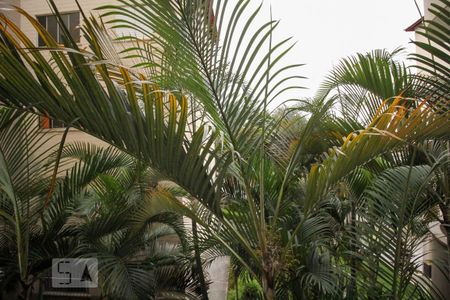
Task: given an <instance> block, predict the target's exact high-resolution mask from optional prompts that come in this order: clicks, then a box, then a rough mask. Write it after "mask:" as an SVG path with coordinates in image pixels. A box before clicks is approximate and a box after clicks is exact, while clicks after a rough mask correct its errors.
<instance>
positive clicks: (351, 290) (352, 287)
mask: <svg viewBox="0 0 450 300" xmlns="http://www.w3.org/2000/svg"><path fill="white" fill-rule="evenodd" d="M355 224H356V205H355V201H352V211H351V219H350V226H351V227H350V228H351V229H350V231H351V237H352V240H351V241H350V243H351V244H350V249H351V251H352V252H353V253H356V251H357V244H356V228H355V226H356V225H355ZM350 268H351V269H350V274H351V278H350V284H349V286H348V299H350V300H353V299H357V296H358V295H357V289H356V276H357V272H356V268H357V261H356V258H355V257H354V255H352V256H351V257H350Z"/></svg>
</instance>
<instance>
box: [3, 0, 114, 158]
mask: <svg viewBox="0 0 450 300" xmlns="http://www.w3.org/2000/svg"><path fill="white" fill-rule="evenodd" d="M78 2H79V4H80V6H81V7H82V8H83V11H84V13H85V14H86V15H90V14H93V15H94V16H99V13H98V12H97V11H95V9H96V8H98V7H100V6H102V5H107V4H117V1H115V0H78ZM55 3H56V5H57V6H58V9H59V11H60V12H61V13H69V12H77V11H79V8H78V6H77V4H76V2H75V1H74V0H56V1H55ZM12 5H14V6H17V7H20V8H22V9H23V10H25V11H26V12H27V13H29V14H30V15H32V16H34V17H37V16H41V15H50V14H52V10H51V8H50V6H49V5H48V3H47V1H46V0H0V7H1V8H2V12H3V13H4V14H5V15H6V16H7V17H8V18H10V19H11V20H12V21H14V23H15V24H18V25H19V26H20V28H21V30H22V31H23V32H24V33H25V34H26V35H27V37H28V38H29V39H30V40H31V41H33V42H34V43H36V45H37V42H38V34H37V32H36V30H35V29H34V27H33V26H32V25H31V23H30V22H29V21H28V20H27V19H26V18H25V17H24V16H21V15H20V14H18V13H17V12H15V11H13V10H12V9H10V8H8V7H9V6H12ZM80 23H81V24H80V25H81V26H82V25H83V19H82V17H81V16H80ZM80 44H81V46H82V47H83V46H84V45H86V40H85V39H84V38H83V36H82V37H81V40H80ZM36 122H38V120H37V119H36ZM43 131H44V133H46V134H49V136H47V137H51V139H50V141H49V142H48V144H49V146H50V145H54V144H55V143H58V142H59V141H60V140H61V137H62V134H63V132H64V129H63V128H52V129H43ZM72 142H86V143H94V144H97V145H107V144H106V143H104V142H102V141H100V140H99V139H97V138H95V137H93V136H91V135H88V134H86V133H84V132H81V131H79V130H76V129H73V128H72V129H70V130H69V134H68V136H67V139H66V144H69V143H72ZM46 150H47V149H43V151H46Z"/></svg>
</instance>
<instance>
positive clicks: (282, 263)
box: [0, 0, 448, 299]
mask: <svg viewBox="0 0 450 300" xmlns="http://www.w3.org/2000/svg"><path fill="white" fill-rule="evenodd" d="M120 2H122V3H121V4H123V5H120V6H106V7H103V8H102V11H103V13H104V14H103V15H104V16H105V17H107V16H126V18H123V19H121V18H116V19H114V20H112V21H111V22H110V23H112V25H113V26H127V27H131V28H133V29H135V30H136V31H137V32H139V33H141V34H143V35H144V36H145V39H140V38H138V37H123V38H122V39H128V40H129V41H130V42H132V43H134V46H133V48H130V49H127V51H125V52H123V53H124V55H125V56H126V58H128V59H131V58H132V59H135V60H137V62H136V65H135V66H136V67H137V68H131V67H125V66H126V60H123V61H122V60H120V59H119V58H118V56H119V55H116V53H117V51H116V49H114V47H113V46H112V45H113V43H112V42H111V38H110V37H109V36H108V34H107V31H106V29H105V25H104V24H103V23H101V22H99V21H96V20H94V19H92V18H87V17H86V16H84V22H85V26H84V27H83V33H84V36H85V38H86V40H87V42H88V45H89V50H84V49H80V47H79V46H78V45H77V43H76V42H75V41H73V40H72V39H71V37H70V34H68V32H67V30H66V29H65V27H64V25H63V22H62V20H60V24H61V27H62V28H63V30H65V31H66V39H65V42H64V48H61V47H59V46H58V44H57V43H56V42H55V41H54V40H53V39H52V37H51V36H50V35H49V34H48V33H47V32H46V31H45V30H43V28H42V27H41V26H40V25H39V24H38V23H37V22H36V21H35V20H34V19H33V18H32V17H31V16H29V15H27V14H26V13H25V12H22V13H23V15H24V16H25V17H26V18H27V19H28V20H29V22H31V23H32V24H33V25H34V26H35V28H36V29H37V31H38V32H39V34H40V36H41V38H42V40H43V41H44V42H45V43H46V45H47V48H51V49H52V51H50V53H49V56H50V62H49V61H48V60H47V59H46V58H45V57H44V56H43V55H42V53H41V52H42V51H45V50H42V51H31V52H29V51H27V50H26V49H30V48H31V49H34V48H36V47H35V45H34V44H33V43H32V42H31V41H30V40H28V39H27V37H26V36H25V35H24V34H23V33H22V32H21V31H20V29H19V28H17V26H16V25H15V24H13V23H12V22H11V21H9V20H7V19H6V18H3V21H4V23H5V24H7V26H8V31H6V30H3V34H4V36H5V40H6V41H7V43H5V44H4V45H0V53H1V55H2V56H3V58H4V59H3V60H2V62H1V64H0V74H1V75H2V76H3V77H2V78H1V80H0V91H1V92H0V97H1V98H0V99H1V101H2V102H4V103H5V104H6V105H8V106H14V107H20V108H23V107H27V108H31V107H32V108H33V109H32V110H33V112H34V113H36V114H48V115H50V116H51V117H53V118H55V119H58V120H62V121H64V122H66V123H68V124H71V125H72V126H74V127H76V128H78V129H80V130H83V131H85V132H87V133H90V134H92V135H94V136H96V137H98V138H100V139H102V140H104V141H106V142H108V143H111V144H112V145H114V146H116V147H117V148H119V149H121V150H123V151H125V152H127V153H129V154H131V155H133V156H134V157H135V158H136V159H138V160H139V161H141V162H143V163H144V164H146V165H148V166H150V167H152V168H153V169H155V170H157V171H158V172H160V173H161V174H164V175H165V176H166V178H167V179H168V180H170V181H173V182H174V183H176V184H177V185H178V186H180V187H181V188H183V189H184V190H185V191H186V192H187V193H188V195H189V197H188V198H189V199H191V201H186V202H180V201H178V200H177V199H175V198H167V199H165V205H166V206H168V207H170V209H172V210H173V211H178V212H181V213H183V214H185V215H187V216H189V217H190V218H191V219H192V220H193V221H195V222H196V223H197V224H199V225H201V229H199V230H201V236H202V237H203V238H204V239H205V240H206V241H207V242H208V243H209V244H207V245H206V248H208V249H214V247H213V246H216V248H219V249H214V250H217V251H219V253H223V254H227V255H231V256H233V259H234V260H235V261H236V263H238V264H240V265H241V266H242V267H243V268H245V269H246V270H247V272H248V273H249V274H250V276H252V277H254V278H257V279H258V280H259V281H260V283H261V285H262V288H263V292H264V297H265V299H274V298H275V297H276V296H277V295H279V297H284V296H286V295H289V296H290V297H296V298H300V299H301V297H309V298H317V297H321V295H326V297H332V296H333V295H336V293H337V291H336V279H335V275H336V274H337V273H336V272H337V271H335V270H333V264H332V262H331V261H330V260H329V259H328V258H329V255H330V254H329V247H328V245H329V244H330V243H331V241H330V240H331V234H330V232H331V227H330V222H331V217H330V215H329V213H327V211H326V209H324V207H326V206H327V205H328V203H329V202H330V198H332V195H333V194H334V193H335V191H336V188H337V186H338V185H339V184H341V183H342V182H343V181H344V180H348V178H351V177H352V176H353V175H354V174H356V173H357V171H358V170H360V168H361V167H365V166H367V165H368V164H370V163H373V162H374V161H376V160H377V159H379V158H380V156H382V155H387V154H388V153H391V154H395V153H397V149H399V148H401V147H404V146H405V145H412V146H414V145H417V143H420V142H423V141H426V140H429V139H439V138H448V109H446V106H445V105H446V104H445V101H444V100H445V99H446V98H442V97H441V98H436V97H433V98H430V99H429V98H423V97H422V95H421V94H419V93H416V92H415V91H416V90H415V89H411V90H410V89H407V90H408V91H414V93H411V94H410V93H408V94H405V93H404V89H403V88H404V87H405V85H404V82H405V80H406V79H405V78H407V77H408V76H405V77H403V75H404V74H403V73H402V72H403V71H401V72H400V71H398V70H396V69H395V68H396V65H392V64H389V65H385V64H384V63H381V64H380V65H370V66H368V69H367V71H366V70H362V71H361V72H360V74H362V75H365V74H366V73H367V74H370V76H369V79H370V80H369V79H368V80H367V81H366V83H367V84H373V83H374V82H375V84H376V83H377V82H376V81H373V80H372V79H373V78H376V79H379V80H380V81H379V82H378V83H379V84H376V87H375V88H374V89H373V90H374V91H378V90H381V92H380V93H378V94H377V93H375V94H374V95H372V93H369V94H364V95H362V96H364V98H363V99H364V101H365V102H366V103H367V106H370V107H371V110H370V113H369V114H367V115H363V117H364V123H361V122H360V121H361V120H358V119H356V118H355V117H353V118H352V120H351V121H347V122H343V121H342V120H338V121H340V122H330V123H328V124H329V125H330V126H329V127H328V128H320V126H318V124H320V123H321V122H322V120H337V118H335V117H334V116H333V114H334V110H333V109H334V107H335V103H336V101H337V100H342V98H341V99H339V98H337V97H336V96H333V95H332V94H331V92H330V91H325V92H323V93H322V94H319V96H318V98H317V99H314V100H313V101H309V102H299V103H298V105H297V106H298V107H297V111H298V112H299V114H300V117H303V118H305V121H304V122H303V124H300V125H301V126H299V127H300V128H299V130H298V132H296V133H295V134H296V137H295V139H294V140H292V141H293V142H291V143H290V142H289V140H287V141H285V142H284V144H285V145H289V147H287V148H286V147H285V148H283V147H281V148H280V147H278V146H279V142H280V140H283V138H284V136H283V134H285V133H286V130H285V127H283V124H284V118H279V119H277V118H272V117H271V116H270V115H269V113H268V107H270V106H269V105H270V104H271V103H272V102H273V101H275V100H280V99H282V97H283V92H284V91H286V90H289V89H292V88H295V87H296V85H295V83H294V84H290V81H291V80H294V81H295V80H296V79H298V78H299V77H300V76H295V77H288V76H285V75H284V74H285V72H286V71H287V70H291V69H294V68H296V67H298V65H294V66H285V65H282V64H281V61H282V60H281V58H282V57H283V56H285V55H286V53H287V52H288V50H289V49H290V47H291V46H290V45H289V40H284V41H281V42H279V43H275V42H273V40H272V32H273V31H274V30H276V27H277V23H276V22H274V21H272V20H270V21H269V22H267V23H265V24H263V25H262V26H258V25H255V16H256V15H257V14H258V12H259V9H257V10H255V11H253V10H251V9H250V8H249V2H248V1H239V2H237V3H236V4H235V5H231V4H230V3H231V1H217V2H216V3H215V5H213V6H212V4H211V2H209V1H200V0H198V1H195V0H192V1H188V0H185V1H183V0H177V1H162V0H160V1H158V0H142V1H135V0H130V1H120ZM50 3H51V5H52V8H53V9H54V10H55V12H56V13H57V7H56V5H55V4H54V3H53V1H51V2H50ZM443 11H445V8H443ZM444 15H445V14H444ZM130 18H131V19H132V20H133V22H129V21H125V20H129V19H130ZM255 27H256V29H253V28H255ZM236 28H243V30H242V31H238V30H237V29H236ZM147 29H148V30H147ZM22 45H24V46H25V48H26V49H24V48H22ZM241 49H244V50H241ZM55 50H56V51H55ZM261 53H263V54H262V55H261ZM18 58H20V59H18ZM369 60H370V58H369ZM25 63H26V65H27V66H29V67H26V66H25V65H24V64H25ZM358 67H360V66H358ZM386 70H387V71H386ZM6 75H7V76H6ZM388 75H389V76H388ZM61 77H62V78H61ZM380 77H382V78H380ZM441 77H442V76H441ZM441 77H439V78H440V79H441V80H442V78H441ZM444 78H445V79H447V78H448V76H447V77H445V76H444ZM393 79H394V80H393ZM397 79H399V81H397ZM435 83H436V82H435V81H430V80H428V81H427V84H428V85H427V91H430V90H433V88H435V90H436V89H437V90H438V91H442V89H439V85H437V84H435ZM24 85H26V86H29V87H30V89H29V90H23V88H22V86H24ZM441 85H442V84H441ZM363 87H364V88H368V87H367V86H363ZM380 87H381V89H379V88H380ZM333 88H334V87H329V88H328V90H331V89H333ZM386 97H388V98H386ZM373 99H377V100H376V101H374V100H373ZM380 99H381V101H379V100H380ZM358 103H359V102H358ZM324 129H326V130H324ZM322 135H325V136H326V137H327V138H328V139H327V141H324V142H323V143H321V145H320V147H318V145H317V144H316V143H315V142H316V141H317V140H318V139H319V137H320V136H322ZM342 140H344V142H342ZM319 149H320V151H323V150H325V149H326V153H325V155H319V154H318V153H319V152H320V151H319ZM285 150H287V151H285ZM280 151H281V152H283V153H285V155H284V156H282V157H281V159H280V158H278V157H274V156H275V155H274V153H280ZM401 170H402V172H403V173H402V174H401V175H396V177H398V178H403V177H402V175H404V172H407V173H408V174H409V173H411V174H412V173H413V172H414V173H415V172H416V171H413V170H416V169H414V168H413V167H412V166H411V167H410V168H409V169H407V171H404V169H401ZM392 172H394V171H392ZM394 173H395V172H394ZM387 174H390V173H387ZM380 176H384V175H380ZM385 176H389V175H385ZM380 178H381V177H380ZM406 178H407V180H404V182H405V188H408V189H409V186H410V185H412V186H414V191H416V186H415V185H414V182H413V181H411V180H410V179H411V178H412V177H411V176H409V175H408V176H407V177H406ZM408 178H409V179H408ZM403 179H404V178H403ZM380 180H381V179H380ZM383 182H385V181H383ZM374 184H375V183H374ZM391 184H392V183H391ZM378 191H379V190H378ZM411 192H412V191H411ZM364 195H365V194H364ZM364 197H365V198H364V199H366V198H368V197H366V196H364ZM376 199H378V200H380V197H378V198H376ZM374 202H375V200H374V199H372V198H371V200H370V201H366V203H367V207H374V208H377V209H380V210H381V209H384V210H385V212H386V214H387V213H388V212H389V211H390V210H392V209H393V208H392V207H383V208H380V207H378V206H377V205H376V203H374ZM397 204H398V203H397ZM408 209H410V208H408ZM403 212H405V213H406V212H411V215H414V217H419V216H420V211H416V210H414V209H412V210H408V211H407V210H406V208H405V210H404V211H403ZM358 213H359V212H358ZM364 213H366V212H364ZM361 214H362V212H361ZM377 215H378V214H375V215H373V212H371V211H369V212H367V214H366V215H364V216H365V217H364V218H375V217H376V216H377ZM402 218H403V217H402ZM413 219H415V218H412V216H411V218H410V217H408V218H406V219H403V221H404V222H402V223H401V225H402V226H404V227H402V228H396V229H395V230H394V231H392V232H390V234H392V233H393V234H394V235H395V236H396V237H397V239H396V240H395V241H394V244H395V245H394V248H395V251H394V253H398V252H399V251H400V250H401V249H402V247H403V246H404V236H403V234H402V233H403V229H405V228H406V229H407V228H409V227H408V226H410V224H411V222H412V220H413ZM365 228H366V229H367V230H368V231H367V232H368V233H366V235H367V236H366V238H369V237H370V236H369V233H377V232H378V231H377V230H378V228H377V227H375V228H373V227H372V228H369V226H366V227H365ZM390 229H391V228H390ZM364 232H366V231H364ZM218 245H220V247H217V246H218ZM371 245H372V244H371ZM370 251H372V253H377V252H376V249H373V248H368V249H367V253H370ZM404 261H405V258H404V257H399V256H396V258H395V261H394V265H393V266H394V273H393V275H392V276H391V277H390V278H392V281H391V283H392V284H391V286H390V287H389V288H388V289H389V290H390V291H391V292H392V293H391V294H390V295H389V297H391V298H393V299H399V297H401V296H402V295H405V294H408V293H409V287H408V285H405V284H404V283H400V284H399V283H398V280H399V278H401V277H402V276H403V275H404V274H405V273H406V272H407V270H408V271H409V270H411V269H409V268H408V269H406V268H400V267H398V266H402V262H404ZM383 267H384V265H382V264H379V269H381V268H383ZM337 269H339V268H337ZM405 278H413V277H405ZM356 279H358V280H359V277H357V278H356ZM419 283H420V282H418V284H419ZM405 289H406V290H408V291H407V292H406V290H405Z"/></svg>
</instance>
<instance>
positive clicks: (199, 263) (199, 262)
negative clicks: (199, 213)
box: [192, 220, 208, 300]
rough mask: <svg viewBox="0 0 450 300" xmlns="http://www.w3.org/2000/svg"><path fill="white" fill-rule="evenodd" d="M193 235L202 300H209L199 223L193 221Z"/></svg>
mask: <svg viewBox="0 0 450 300" xmlns="http://www.w3.org/2000/svg"><path fill="white" fill-rule="evenodd" d="M192 235H193V238H194V256H195V267H196V271H195V272H196V273H197V274H196V275H197V276H198V279H199V281H200V288H201V294H202V300H208V287H207V286H206V281H205V274H203V267H202V258H201V253H200V248H199V243H198V230H197V222H195V221H194V220H192Z"/></svg>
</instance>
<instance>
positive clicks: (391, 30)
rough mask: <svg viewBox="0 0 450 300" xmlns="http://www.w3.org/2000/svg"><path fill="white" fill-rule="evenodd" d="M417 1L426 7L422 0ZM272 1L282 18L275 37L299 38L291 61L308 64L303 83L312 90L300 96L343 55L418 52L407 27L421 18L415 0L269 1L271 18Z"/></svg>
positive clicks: (266, 4)
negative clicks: (401, 51)
mask: <svg viewBox="0 0 450 300" xmlns="http://www.w3.org/2000/svg"><path fill="white" fill-rule="evenodd" d="M254 2H255V4H254V5H255V6H257V5H258V4H259V3H260V1H257V0H255V1H254ZM417 3H418V5H419V7H420V9H421V11H423V1H422V0H417ZM269 5H271V6H272V11H273V17H274V19H279V20H281V23H280V25H279V26H280V27H279V29H278V30H277V33H276V36H275V38H278V39H281V38H284V37H288V36H293V38H294V40H295V41H297V45H296V46H295V48H294V49H293V50H292V52H291V54H290V56H289V62H291V63H306V64H307V65H306V66H304V67H302V69H300V73H301V75H303V76H306V77H308V78H309V79H307V80H305V81H304V82H303V86H305V87H307V88H308V89H307V90H302V91H300V92H299V96H300V97H309V96H313V95H314V92H315V90H316V89H317V87H318V86H319V84H320V82H321V80H322V79H323V78H324V76H325V75H326V74H327V72H328V71H329V70H330V69H331V68H332V66H333V64H334V65H336V64H337V63H338V61H339V59H340V58H342V57H345V56H349V55H352V54H354V53H356V52H367V51H370V50H373V49H380V48H385V49H388V50H394V49H396V48H397V47H399V46H403V47H406V48H407V50H408V51H414V46H413V45H411V44H409V41H410V40H411V39H413V38H414V34H412V33H407V32H405V31H404V29H405V28H406V27H408V26H409V25H411V24H412V23H414V22H415V21H416V20H417V19H419V17H420V16H419V13H418V11H417V8H416V6H415V4H414V0H264V7H263V11H264V14H266V16H267V18H269V11H270V9H269ZM266 20H268V19H266ZM277 35H280V36H277Z"/></svg>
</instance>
